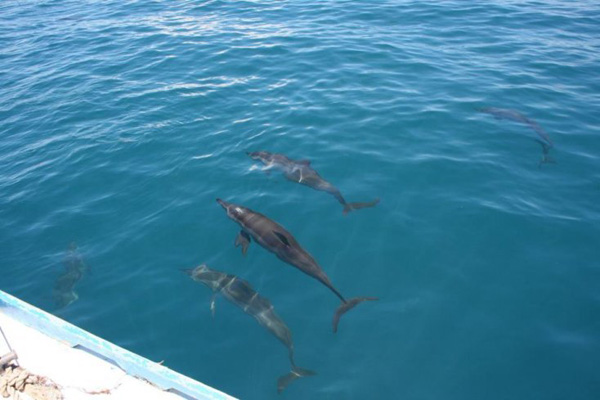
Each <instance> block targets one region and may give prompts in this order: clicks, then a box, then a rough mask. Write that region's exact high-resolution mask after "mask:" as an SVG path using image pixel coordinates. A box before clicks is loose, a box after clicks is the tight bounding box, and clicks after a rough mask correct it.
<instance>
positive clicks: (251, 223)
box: [217, 199, 377, 332]
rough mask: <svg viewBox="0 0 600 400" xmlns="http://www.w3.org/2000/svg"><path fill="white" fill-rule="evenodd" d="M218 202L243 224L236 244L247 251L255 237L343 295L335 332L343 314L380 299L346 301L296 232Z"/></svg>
mask: <svg viewBox="0 0 600 400" xmlns="http://www.w3.org/2000/svg"><path fill="white" fill-rule="evenodd" d="M217 202H218V203H219V204H220V205H221V206H222V207H223V208H224V209H225V211H227V216H228V217H229V218H231V219H232V220H234V221H235V222H237V223H238V224H239V225H240V226H241V227H242V230H241V232H240V233H239V234H238V236H237V239H236V242H235V243H236V247H237V246H238V243H242V252H243V253H244V254H245V252H246V249H247V248H248V246H249V245H250V238H252V239H254V241H256V242H257V243H258V244H260V245H261V246H262V247H264V248H265V249H267V250H269V251H270V252H272V253H274V254H275V255H276V256H277V257H278V258H279V259H280V260H282V261H284V262H286V263H288V264H290V265H292V266H294V267H296V268H298V269H299V270H300V271H302V272H304V273H305V274H307V275H309V276H311V277H313V278H315V279H316V280H318V281H319V282H321V283H322V284H323V285H325V286H327V287H328V288H329V289H330V290H331V291H332V292H333V293H335V295H336V296H337V297H339V298H340V300H341V301H342V304H341V305H340V306H339V307H338V308H337V310H336V311H335V313H334V315H333V331H334V332H337V326H338V323H339V320H340V317H341V316H342V315H343V314H344V313H346V312H347V311H349V310H351V309H352V308H354V307H355V306H356V305H357V304H358V303H360V302H363V301H366V300H377V298H375V297H356V298H353V299H348V300H346V299H345V298H344V296H342V295H341V294H340V292H338V291H337V289H336V288H335V287H333V284H332V283H331V281H330V280H329V278H328V277H327V275H326V274H325V272H324V271H323V269H321V267H320V266H319V264H317V262H316V261H315V259H314V258H313V257H312V256H311V255H310V254H309V253H308V252H307V251H306V250H304V249H303V248H302V246H300V244H299V243H298V242H297V241H296V239H295V238H294V237H293V236H292V234H291V233H289V232H288V231H287V230H285V228H284V227H283V226H281V225H279V224H278V223H277V222H275V221H273V220H271V219H269V218H267V217H266V216H264V215H262V214H260V213H257V212H255V211H252V210H251V209H249V208H246V207H242V206H238V205H236V204H232V203H228V202H226V201H224V200H221V199H217Z"/></svg>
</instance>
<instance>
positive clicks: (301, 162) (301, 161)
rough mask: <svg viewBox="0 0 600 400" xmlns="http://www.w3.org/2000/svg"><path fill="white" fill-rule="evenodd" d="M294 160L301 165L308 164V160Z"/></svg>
mask: <svg viewBox="0 0 600 400" xmlns="http://www.w3.org/2000/svg"><path fill="white" fill-rule="evenodd" d="M296 162H297V163H298V164H302V165H310V160H298V161H296Z"/></svg>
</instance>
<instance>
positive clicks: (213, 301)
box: [210, 292, 218, 318]
mask: <svg viewBox="0 0 600 400" xmlns="http://www.w3.org/2000/svg"><path fill="white" fill-rule="evenodd" d="M217 294H218V293H216V292H215V293H213V295H212V297H211V298H210V313H211V315H212V317H213V318H214V317H215V304H216V301H217Z"/></svg>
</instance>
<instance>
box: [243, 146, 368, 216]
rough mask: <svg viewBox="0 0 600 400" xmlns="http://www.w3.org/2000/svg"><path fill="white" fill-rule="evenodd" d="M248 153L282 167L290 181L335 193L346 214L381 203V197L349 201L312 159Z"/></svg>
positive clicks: (272, 165)
mask: <svg viewBox="0 0 600 400" xmlns="http://www.w3.org/2000/svg"><path fill="white" fill-rule="evenodd" d="M246 154H248V155H249V156H250V157H251V158H252V159H253V160H259V161H261V162H262V163H263V164H265V165H266V166H267V167H274V168H278V169H280V170H281V171H283V174H284V175H285V177H286V178H287V179H289V180H290V181H294V182H298V183H301V184H302V185H306V186H308V187H311V188H313V189H315V190H320V191H323V192H327V193H329V194H331V195H333V197H335V198H336V199H337V200H338V201H339V202H340V203H341V204H342V205H343V206H344V210H343V212H344V215H346V214H348V213H349V212H350V211H352V210H358V209H361V208H366V207H374V206H375V205H376V204H377V203H379V199H375V200H373V201H370V202H365V203H347V202H346V200H345V199H344V197H343V196H342V193H341V192H340V191H339V190H338V188H336V187H335V186H333V185H332V184H331V183H329V182H327V181H326V180H325V179H323V178H322V177H321V175H319V173H318V172H317V171H315V170H314V169H313V168H312V167H311V166H310V161H308V160H292V159H290V158H288V157H286V156H285V155H283V154H277V153H269V152H268V151H255V152H252V153H246Z"/></svg>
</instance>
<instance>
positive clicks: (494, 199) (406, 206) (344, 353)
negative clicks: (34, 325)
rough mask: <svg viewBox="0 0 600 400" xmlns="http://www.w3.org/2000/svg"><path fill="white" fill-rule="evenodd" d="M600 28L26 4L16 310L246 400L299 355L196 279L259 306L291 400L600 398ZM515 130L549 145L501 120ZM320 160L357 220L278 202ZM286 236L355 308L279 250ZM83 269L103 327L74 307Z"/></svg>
mask: <svg viewBox="0 0 600 400" xmlns="http://www.w3.org/2000/svg"><path fill="white" fill-rule="evenodd" d="M599 21H600V5H598V3H597V2H593V1H572V2H559V1H545V2H539V1H524V2H523V1H520V2H516V1H485V2H464V1H444V2H417V1H396V2H351V1H323V2H312V1H295V0H294V1H256V2H251V1H239V2H237V1H205V2H199V1H194V2H192V1H186V2H180V1H178V2H173V1H143V2H142V1H137V0H135V1H126V2H123V1H118V2H117V1H102V2H98V1H88V2H81V1H71V0H67V1H31V0H20V1H14V0H5V1H3V2H1V4H0V255H1V256H0V259H1V261H0V262H1V265H2V274H1V278H0V289H2V290H5V291H8V292H10V293H12V294H14V295H16V296H18V297H20V298H22V299H24V300H26V301H28V302H31V303H33V304H35V305H36V306H39V307H41V308H43V309H45V310H49V311H51V312H53V313H55V314H56V315H58V316H60V317H62V318H65V319H66V320H68V321H71V322H73V323H75V324H77V325H79V326H81V327H82V328H84V329H87V330H89V331H91V332H93V333H95V334H97V335H99V336H101V337H104V338H106V339H108V340H111V341H113V342H115V343H116V344H118V345H121V346H123V347H125V348H127V349H130V350H132V351H135V352H138V353H140V354H141V355H143V356H146V357H148V358H150V359H153V360H156V361H160V360H164V362H165V365H167V366H168V367H170V368H173V369H175V370H177V371H180V372H182V373H184V374H187V375H189V376H191V377H193V378H195V379H198V380H200V381H202V382H205V383H207V384H209V385H212V386H215V387H217V388H219V389H221V390H224V391H226V392H228V393H230V394H232V395H235V396H238V397H241V398H244V399H266V398H278V396H277V394H276V386H275V382H276V379H277V377H278V376H280V375H282V374H284V373H286V372H288V371H289V362H288V359H287V352H286V350H285V348H284V347H283V346H282V345H281V344H280V343H279V342H278V341H277V340H276V339H275V338H274V337H273V336H271V335H269V334H268V333H267V332H266V331H265V330H264V328H262V327H260V326H259V325H258V324H257V323H256V321H255V320H253V319H252V318H251V317H249V316H247V315H244V313H243V312H242V311H241V310H239V309H238V308H236V307H235V306H233V305H231V304H229V303H228V302H227V301H226V300H225V299H223V298H220V299H218V300H217V304H216V316H215V318H214V319H213V318H212V317H211V314H210V310H209V301H210V296H211V295H210V291H209V290H208V289H207V288H206V287H204V286H202V285H201V284H199V283H195V282H193V281H191V280H190V279H189V278H188V277H186V276H185V275H184V274H183V273H182V272H181V271H180V269H181V268H191V267H194V266H196V265H199V264H201V263H203V262H205V263H207V264H208V265H209V266H211V267H212V268H214V269H218V270H221V271H225V272H228V273H231V274H236V275H238V276H240V277H242V278H244V279H246V280H248V281H249V282H250V283H251V284H252V285H253V286H254V287H255V288H256V289H257V290H258V291H259V292H260V293H261V294H262V295H263V296H265V297H267V298H269V299H270V300H271V302H272V303H273V305H274V306H275V309H276V310H277V312H278V313H279V315H280V316H281V317H282V318H283V319H284V320H285V321H286V323H287V324H288V326H289V327H290V329H291V330H292V332H293V337H294V342H295V347H296V360H297V363H298V365H299V366H301V367H304V368H310V369H313V370H316V371H317V372H318V375H317V376H315V377H311V378H306V379H301V380H299V381H297V382H294V383H292V384H291V385H290V387H289V388H288V389H287V390H286V391H285V392H284V394H283V395H282V396H281V398H288V399H306V398H323V399H365V398H375V399H383V398H402V399H431V400H437V399H456V400H467V399H473V400H475V399H481V398H486V399H493V400H496V399H497V400H501V399H502V400H503V399H570V400H579V399H595V398H597V396H598V394H599V393H600V377H599V375H598V365H600V291H599V285H600V262H599V261H598V260H599V257H598V256H599V255H600V250H599V245H600V207H599V204H600V168H599V167H600V156H599V152H600V139H599V135H600V56H599V54H600V39H599V38H600V22H599ZM480 107H498V108H503V109H510V110H516V111H518V112H519V113H521V115H523V116H526V117H527V118H529V119H530V120H532V121H535V123H537V124H539V126H540V127H542V128H543V129H544V131H545V132H547V133H548V135H549V137H550V138H551V140H552V141H553V143H554V147H553V148H552V149H551V150H550V152H549V155H550V156H551V157H552V158H553V159H554V160H555V161H556V163H554V164H543V165H541V166H538V164H539V161H540V160H541V158H542V147H541V146H540V145H539V143H536V141H535V138H536V137H537V135H536V132H535V131H534V130H533V129H531V127H530V126H528V125H526V124H524V123H519V122H513V121H510V120H506V119H495V118H494V117H493V116H492V115H489V114H485V113H481V112H478V111H477V109H478V108H480ZM253 150H270V151H273V152H279V153H284V154H286V155H288V156H290V157H292V158H294V159H309V160H311V161H312V166H313V167H314V168H315V169H316V170H317V171H319V172H320V173H321V175H322V176H323V177H325V178H326V179H327V180H329V181H330V182H332V183H333V184H335V185H336V186H337V187H338V188H339V189H340V190H341V192H342V193H343V194H344V196H345V197H346V198H347V199H348V200H349V201H368V200H371V199H373V198H375V197H379V198H380V199H381V203H380V204H379V205H378V206H377V207H375V208H372V209H365V210H359V211H356V212H353V213H351V214H350V215H349V216H347V217H344V216H343V215H342V212H341V211H342V208H341V206H340V205H339V204H338V203H337V202H336V200H335V199H334V198H333V197H331V196H329V195H327V194H325V193H321V192H317V191H314V190H311V189H310V188H307V187H304V186H301V185H298V184H295V183H292V182H289V181H286V180H285V179H284V178H283V177H282V175H281V174H279V173H276V172H273V173H271V174H270V175H267V174H265V173H264V172H263V171H262V170H261V169H260V168H256V167H253V163H252V160H250V159H249V158H248V157H247V156H246V154H245V152H246V151H253ZM216 197H221V198H224V199H226V200H229V201H233V202H235V203H238V204H242V205H245V206H247V207H250V208H252V209H254V210H256V211H259V212H262V213H264V214H266V215H267V216H269V217H271V218H273V219H274V220H276V221H278V222H279V223H281V224H282V225H283V226H285V227H286V228H287V229H288V230H289V231H290V232H291V233H292V234H294V236H295V237H296V239H297V240H298V241H299V242H300V243H301V244H302V246H303V247H304V248H305V249H307V250H308V251H309V252H310V253H311V254H312V255H313V256H314V257H315V258H316V260H317V261H318V262H319V263H320V265H321V266H322V268H323V269H324V271H325V272H326V273H327V274H328V276H329V277H330V278H331V280H332V282H333V283H334V285H335V286H336V287H337V288H338V289H339V290H340V291H341V292H342V293H343V294H344V295H345V296H347V297H354V296H377V297H379V298H380V300H379V301H378V302H373V303H369V304H364V305H363V304H361V305H359V306H358V307H356V309H354V310H352V311H350V312H349V313H348V314H347V315H345V316H344V317H343V318H342V321H341V323H340V330H339V332H338V333H337V334H335V335H334V334H333V333H332V332H331V317H332V315H333V311H334V309H335V308H336V307H337V306H338V304H339V302H338V300H337V299H336V298H335V296H334V295H333V294H332V293H331V292H329V291H328V290H327V289H326V288H325V287H324V286H322V285H321V284H320V283H318V282H317V281H315V280H313V279H311V278H309V277H307V276H306V275H304V274H302V273H301V272H299V271H298V270H296V269H294V268H292V267H290V266H288V265H286V264H284V263H283V262H281V261H280V260H278V259H277V258H276V257H275V256H273V255H272V254H270V253H268V252H267V251H266V250H264V249H262V248H261V247H260V246H258V245H257V244H256V243H253V244H252V245H251V246H250V249H249V251H248V254H247V255H246V256H245V257H243V256H242V254H241V252H240V251H239V249H235V248H234V246H233V242H234V238H235V236H236V234H237V232H238V231H239V229H238V227H237V226H236V225H235V224H234V223H233V222H232V221H230V220H229V219H228V218H227V217H226V215H225V213H224V211H223V210H222V209H221V207H219V205H218V204H217V203H215V198H216ZM71 242H76V243H77V245H78V252H79V255H80V256H81V257H82V259H83V260H85V264H86V265H87V266H88V267H89V272H86V273H85V274H84V275H83V278H82V279H81V280H78V281H77V282H76V287H75V292H76V293H77V295H78V296H79V299H78V300H76V301H74V302H72V303H71V304H69V305H68V306H66V307H64V308H58V307H57V306H56V304H55V299H54V298H53V288H54V287H55V285H56V282H57V280H58V279H59V276H61V274H63V273H64V270H65V267H64V264H63V260H64V258H65V257H66V256H67V255H68V249H69V244H70V243H71Z"/></svg>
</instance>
